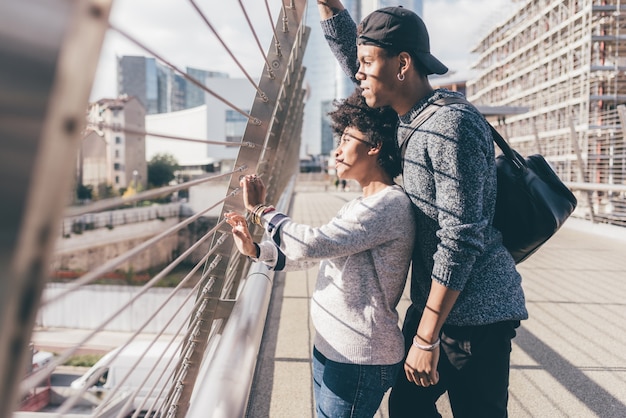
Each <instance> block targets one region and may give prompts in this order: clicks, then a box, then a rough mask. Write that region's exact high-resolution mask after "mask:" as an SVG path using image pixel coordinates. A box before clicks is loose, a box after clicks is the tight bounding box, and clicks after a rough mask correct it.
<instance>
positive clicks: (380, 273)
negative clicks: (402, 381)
mask: <svg viewBox="0 0 626 418" xmlns="http://www.w3.org/2000/svg"><path fill="white" fill-rule="evenodd" d="M263 224H264V226H265V228H266V230H267V232H268V233H269V234H270V237H271V241H263V242H261V244H260V248H261V253H260V256H259V260H260V261H263V262H264V263H266V264H267V265H268V266H270V267H271V268H274V269H275V270H295V269H306V268H308V267H311V264H312V263H319V274H318V277H317V283H316V285H315V292H314V293H313V298H312V300H311V319H312V320H313V325H314V326H315V330H316V336H315V347H316V348H317V349H318V350H319V351H320V352H321V353H322V354H323V355H324V356H326V357H327V358H329V359H331V360H333V361H337V362H342V363H354V364H372V365H384V364H395V363H397V362H399V361H401V360H402V357H403V355H404V341H403V337H402V333H401V331H400V327H399V326H398V322H399V317H398V312H397V310H396V306H397V305H398V302H399V301H400V297H401V295H402V291H403V289H404V286H405V283H406V279H407V275H408V270H409V264H410V261H411V253H412V249H413V237H414V236H415V223H414V219H413V210H412V205H411V201H410V200H409V198H408V197H407V195H406V193H404V191H403V190H402V188H401V187H400V186H397V185H394V186H389V187H386V188H385V189H383V190H381V191H379V192H378V193H375V194H373V195H371V196H368V197H359V198H357V199H355V200H352V201H350V202H348V203H346V204H345V205H344V206H343V208H342V209H341V210H340V211H339V213H338V214H337V215H336V216H335V217H334V218H333V219H332V220H331V221H330V222H329V223H327V224H326V225H324V226H321V227H319V228H314V227H311V226H307V225H302V224H298V223H295V222H293V221H292V220H291V219H289V218H288V217H287V216H286V215H284V214H282V213H278V212H271V213H268V214H266V215H264V216H263Z"/></svg>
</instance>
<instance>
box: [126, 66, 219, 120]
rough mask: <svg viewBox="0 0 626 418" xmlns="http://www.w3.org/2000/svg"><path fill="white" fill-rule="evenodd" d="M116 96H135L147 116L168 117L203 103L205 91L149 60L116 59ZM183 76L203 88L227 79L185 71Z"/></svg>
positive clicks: (211, 72)
mask: <svg viewBox="0 0 626 418" xmlns="http://www.w3.org/2000/svg"><path fill="white" fill-rule="evenodd" d="M117 62H118V65H117V85H118V87H117V92H118V95H120V96H121V95H124V94H126V95H128V96H134V97H136V98H137V99H139V101H140V102H141V103H142V104H143V105H144V107H145V108H146V113H147V114H149V115H153V114H156V113H170V112H176V111H179V110H184V109H190V108H192V107H196V106H201V105H203V104H205V103H206V94H207V93H206V91H204V90H203V89H202V88H201V87H199V86H198V85H196V83H194V82H193V81H192V80H190V79H188V78H186V77H185V76H183V75H182V74H178V73H177V72H175V71H174V70H172V69H171V68H170V67H168V66H166V65H163V64H161V63H159V62H158V61H156V60H155V59H154V58H151V57H143V56H126V55H125V56H122V57H118V59H117ZM185 71H186V73H187V74H186V75H187V76H188V77H189V78H191V79H193V80H195V81H197V82H199V83H200V84H204V85H206V83H207V80H209V79H211V78H228V74H226V73H223V72H218V71H206V70H201V69H198V68H191V67H187V68H186V70H185Z"/></svg>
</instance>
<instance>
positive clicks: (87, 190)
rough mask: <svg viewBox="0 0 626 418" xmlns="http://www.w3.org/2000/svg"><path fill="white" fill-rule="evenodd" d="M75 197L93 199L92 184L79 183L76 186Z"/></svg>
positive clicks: (83, 199) (82, 199) (81, 199)
mask: <svg viewBox="0 0 626 418" xmlns="http://www.w3.org/2000/svg"><path fill="white" fill-rule="evenodd" d="M76 197H77V198H78V200H80V201H85V200H91V199H93V186H92V185H91V184H88V185H86V186H85V185H84V184H79V185H78V186H77V187H76Z"/></svg>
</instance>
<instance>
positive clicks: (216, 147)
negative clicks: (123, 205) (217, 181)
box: [146, 77, 255, 175]
mask: <svg viewBox="0 0 626 418" xmlns="http://www.w3.org/2000/svg"><path fill="white" fill-rule="evenodd" d="M205 83H206V85H207V87H208V88H209V89H210V90H211V91H213V92H214V93H216V95H219V96H221V97H228V101H229V102H230V103H231V104H232V105H233V106H234V107H231V106H230V105H228V104H226V103H224V102H222V101H221V100H220V99H218V98H217V97H215V96H213V95H210V94H206V97H205V101H206V104H203V105H201V106H196V107H193V108H190V109H184V110H180V111H176V112H169V113H160V114H154V115H148V116H147V117H146V132H147V136H146V159H147V160H148V161H150V159H152V157H154V156H155V155H156V154H162V153H168V154H171V155H172V156H174V158H175V159H176V160H177V161H178V164H179V165H180V166H181V167H183V168H185V167H188V170H189V174H193V175H195V174H198V169H199V168H200V169H203V170H204V171H223V170H229V169H232V165H233V164H234V161H235V159H236V157H237V153H238V151H239V146H238V145H235V144H237V143H240V142H241V139H242V137H243V134H244V131H245V129H246V126H247V124H248V118H247V116H246V114H248V113H249V112H250V109H251V108H252V104H253V101H254V98H255V88H254V86H253V85H252V84H251V83H250V82H249V80H247V79H245V78H224V77H207V78H206V79H205ZM150 134H153V135H150ZM155 134H156V135H155ZM157 135H158V136H157ZM168 136H172V137H175V138H184V139H175V138H168ZM189 139H191V140H194V141H190V140H189ZM202 141H213V142H220V143H224V144H209V143H207V142H202ZM228 143H232V144H233V145H229V144H228Z"/></svg>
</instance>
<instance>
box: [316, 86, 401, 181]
mask: <svg viewBox="0 0 626 418" xmlns="http://www.w3.org/2000/svg"><path fill="white" fill-rule="evenodd" d="M333 105H334V106H335V110H333V111H331V112H329V113H328V115H329V116H330V119H331V128H332V130H333V132H334V133H335V135H336V136H338V137H340V136H341V135H342V134H343V132H344V130H345V129H346V128H348V127H350V128H355V129H358V130H359V131H361V132H362V133H363V134H364V135H365V136H366V138H367V139H368V140H369V141H371V142H373V143H375V144H380V145H381V147H380V154H379V156H378V164H380V165H381V167H383V169H384V170H385V171H386V172H387V174H389V175H390V176H391V178H392V179H393V178H395V177H397V176H398V175H400V173H401V172H402V162H401V156H400V149H399V148H398V142H397V140H396V127H397V125H398V114H397V113H396V112H395V111H394V110H393V109H391V108H390V107H387V106H385V107H380V108H372V107H369V106H368V105H367V103H366V102H365V98H364V97H363V96H361V90H360V89H358V88H357V89H356V90H355V91H354V92H353V93H352V94H351V95H350V96H349V97H347V98H346V99H343V100H334V101H333Z"/></svg>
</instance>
